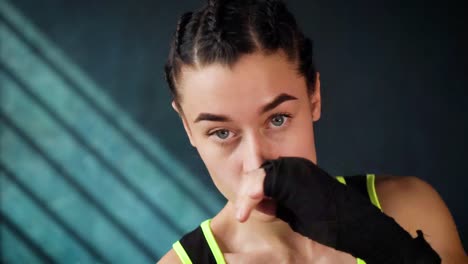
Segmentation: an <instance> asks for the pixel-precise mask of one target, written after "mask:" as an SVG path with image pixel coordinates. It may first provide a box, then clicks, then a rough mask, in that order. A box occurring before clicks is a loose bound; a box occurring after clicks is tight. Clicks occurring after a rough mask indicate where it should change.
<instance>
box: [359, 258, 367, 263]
mask: <svg viewBox="0 0 468 264" xmlns="http://www.w3.org/2000/svg"><path fill="white" fill-rule="evenodd" d="M357 264H366V262H365V261H364V260H362V259H360V258H358V259H357Z"/></svg>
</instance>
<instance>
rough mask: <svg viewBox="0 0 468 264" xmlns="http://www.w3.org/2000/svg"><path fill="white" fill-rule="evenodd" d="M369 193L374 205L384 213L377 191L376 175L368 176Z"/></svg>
mask: <svg viewBox="0 0 468 264" xmlns="http://www.w3.org/2000/svg"><path fill="white" fill-rule="evenodd" d="M367 193H369V198H370V200H371V202H372V204H373V205H375V206H377V207H378V208H379V209H380V211H382V206H380V202H379V198H378V197H377V192H376V191H375V174H367Z"/></svg>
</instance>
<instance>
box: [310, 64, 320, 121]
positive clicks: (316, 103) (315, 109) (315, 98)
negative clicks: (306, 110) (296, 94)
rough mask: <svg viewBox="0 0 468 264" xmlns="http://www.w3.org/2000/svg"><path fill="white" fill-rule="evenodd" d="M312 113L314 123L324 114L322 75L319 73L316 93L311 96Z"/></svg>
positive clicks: (315, 88) (315, 86)
mask: <svg viewBox="0 0 468 264" xmlns="http://www.w3.org/2000/svg"><path fill="white" fill-rule="evenodd" d="M309 97H310V111H311V114H312V120H313V121H314V122H316V121H318V120H319V119H320V115H321V113H322V98H321V96H320V73H318V72H317V74H316V78H315V84H314V93H313V94H311V95H310V96H309Z"/></svg>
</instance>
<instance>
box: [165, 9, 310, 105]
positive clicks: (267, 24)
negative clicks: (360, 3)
mask: <svg viewBox="0 0 468 264" xmlns="http://www.w3.org/2000/svg"><path fill="white" fill-rule="evenodd" d="M278 50H283V51H284V52H285V53H286V55H287V56H288V59H289V60H290V61H292V62H295V63H297V64H298V65H297V66H298V73H299V74H301V75H302V76H304V77H305V79H306V82H307V87H308V92H309V93H311V92H313V91H312V89H313V87H314V84H315V67H314V64H313V61H312V41H311V40H310V39H309V38H307V37H305V36H304V34H303V33H302V31H301V30H300V29H299V27H298V25H297V23H296V20H295V18H294V17H293V15H292V14H291V13H290V12H289V11H288V9H287V8H286V6H285V4H284V3H283V2H282V1H275V0H263V1H261V0H232V1H229V0H224V1H222V0H218V1H216V0H209V1H208V3H207V4H206V5H205V6H204V7H203V8H201V9H199V10H196V11H194V12H187V13H185V14H183V15H182V16H181V17H180V19H179V21H178V25H177V30H176V32H175V36H174V39H173V42H172V45H171V50H170V53H169V57H168V60H167V62H166V65H165V75H166V81H167V83H168V85H169V89H170V91H171V94H172V97H173V99H174V101H175V103H176V104H177V107H178V108H179V110H181V108H180V100H181V98H180V94H179V93H178V90H177V87H176V83H177V80H178V78H179V77H180V72H181V69H182V67H183V66H205V65H209V64H212V63H221V64H223V65H227V66H232V65H233V64H235V63H236V61H237V60H238V59H239V58H240V57H241V56H242V55H245V54H250V53H254V52H257V51H261V52H264V53H266V54H270V53H274V52H276V51H278Z"/></svg>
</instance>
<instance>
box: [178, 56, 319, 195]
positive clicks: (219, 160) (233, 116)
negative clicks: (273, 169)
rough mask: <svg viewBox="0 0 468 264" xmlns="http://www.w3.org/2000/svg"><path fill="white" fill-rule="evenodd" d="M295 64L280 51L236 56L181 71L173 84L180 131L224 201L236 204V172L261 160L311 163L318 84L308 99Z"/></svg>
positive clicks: (238, 179)
mask: <svg viewBox="0 0 468 264" xmlns="http://www.w3.org/2000/svg"><path fill="white" fill-rule="evenodd" d="M296 69H297V66H296V65H295V64H293V63H291V62H289V61H288V60H287V59H286V57H285V55H283V52H277V53H274V54H271V55H263V54H261V53H255V54H250V55H244V56H243V57H241V58H240V60H239V61H238V62H237V63H236V64H235V65H233V67H227V66H223V65H220V64H212V65H209V66H205V67H202V68H188V67H185V68H183V70H182V74H181V79H180V80H179V83H178V85H179V86H178V87H179V93H180V94H181V98H182V100H181V108H182V110H183V115H181V117H182V120H183V123H184V127H185V130H186V132H187V134H188V137H189V139H190V142H191V144H192V145H193V146H194V147H195V148H196V149H197V150H198V153H199V154H200V156H201V158H202V160H203V162H204V163H205V165H206V167H207V169H208V171H209V173H210V175H211V177H212V179H213V181H214V183H215V185H216V186H217V188H218V189H219V190H220V192H221V193H222V194H223V195H224V196H225V197H226V198H227V199H228V200H229V201H232V202H235V201H236V195H237V192H238V189H239V185H240V182H241V180H242V177H244V176H243V173H244V172H248V171H251V170H254V169H258V168H259V167H260V166H261V164H262V163H263V161H265V160H267V159H275V158H278V157H280V156H296V157H303V158H307V159H309V160H311V161H312V162H314V163H316V161H317V158H316V152H315V144H314V131H313V125H312V123H313V121H317V120H318V119H319V118H320V81H319V78H317V82H316V87H315V88H316V89H315V91H316V92H315V93H314V94H312V95H310V96H309V95H308V93H307V89H306V82H305V78H304V77H303V76H300V75H299V74H298V72H297V70H296ZM317 77H318V76H317ZM173 106H174V107H175V104H173Z"/></svg>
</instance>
